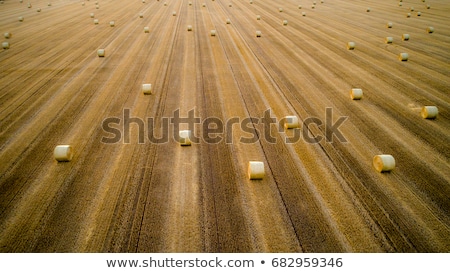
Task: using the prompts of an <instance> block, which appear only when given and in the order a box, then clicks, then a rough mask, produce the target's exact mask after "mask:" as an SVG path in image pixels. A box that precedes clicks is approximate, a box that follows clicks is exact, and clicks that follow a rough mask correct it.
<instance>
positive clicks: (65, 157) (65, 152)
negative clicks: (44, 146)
mask: <svg viewBox="0 0 450 273" xmlns="http://www.w3.org/2000/svg"><path fill="white" fill-rule="evenodd" d="M53 156H54V158H55V159H56V161H58V162H68V161H71V160H72V157H73V149H72V146H70V145H57V146H56V147H55V149H54V150H53Z"/></svg>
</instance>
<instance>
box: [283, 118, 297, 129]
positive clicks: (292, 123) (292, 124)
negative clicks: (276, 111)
mask: <svg viewBox="0 0 450 273" xmlns="http://www.w3.org/2000/svg"><path fill="white" fill-rule="evenodd" d="M284 120H285V121H284V128H286V129H294V128H298V127H300V122H299V120H298V117H297V116H286V117H285V118H284Z"/></svg>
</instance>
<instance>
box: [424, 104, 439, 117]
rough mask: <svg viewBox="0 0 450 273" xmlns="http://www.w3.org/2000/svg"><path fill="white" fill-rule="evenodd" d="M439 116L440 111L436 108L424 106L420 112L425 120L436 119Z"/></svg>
mask: <svg viewBox="0 0 450 273" xmlns="http://www.w3.org/2000/svg"><path fill="white" fill-rule="evenodd" d="M438 114H439V110H438V108H437V107H436V106H424V107H422V110H421V111H420V115H421V116H422V118H424V119H435V118H436V117H437V116H438Z"/></svg>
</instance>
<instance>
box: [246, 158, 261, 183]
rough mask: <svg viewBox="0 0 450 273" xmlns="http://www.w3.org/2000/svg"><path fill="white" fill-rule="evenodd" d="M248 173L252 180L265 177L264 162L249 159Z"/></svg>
mask: <svg viewBox="0 0 450 273" xmlns="http://www.w3.org/2000/svg"><path fill="white" fill-rule="evenodd" d="M247 175H248V178H249V179H250V180H261V179H263V178H264V162H261V161H249V162H248V168H247Z"/></svg>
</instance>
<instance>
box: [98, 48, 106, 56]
mask: <svg viewBox="0 0 450 273" xmlns="http://www.w3.org/2000/svg"><path fill="white" fill-rule="evenodd" d="M97 55H98V56H99V57H105V50H104V49H103V48H101V49H99V50H97Z"/></svg>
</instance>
